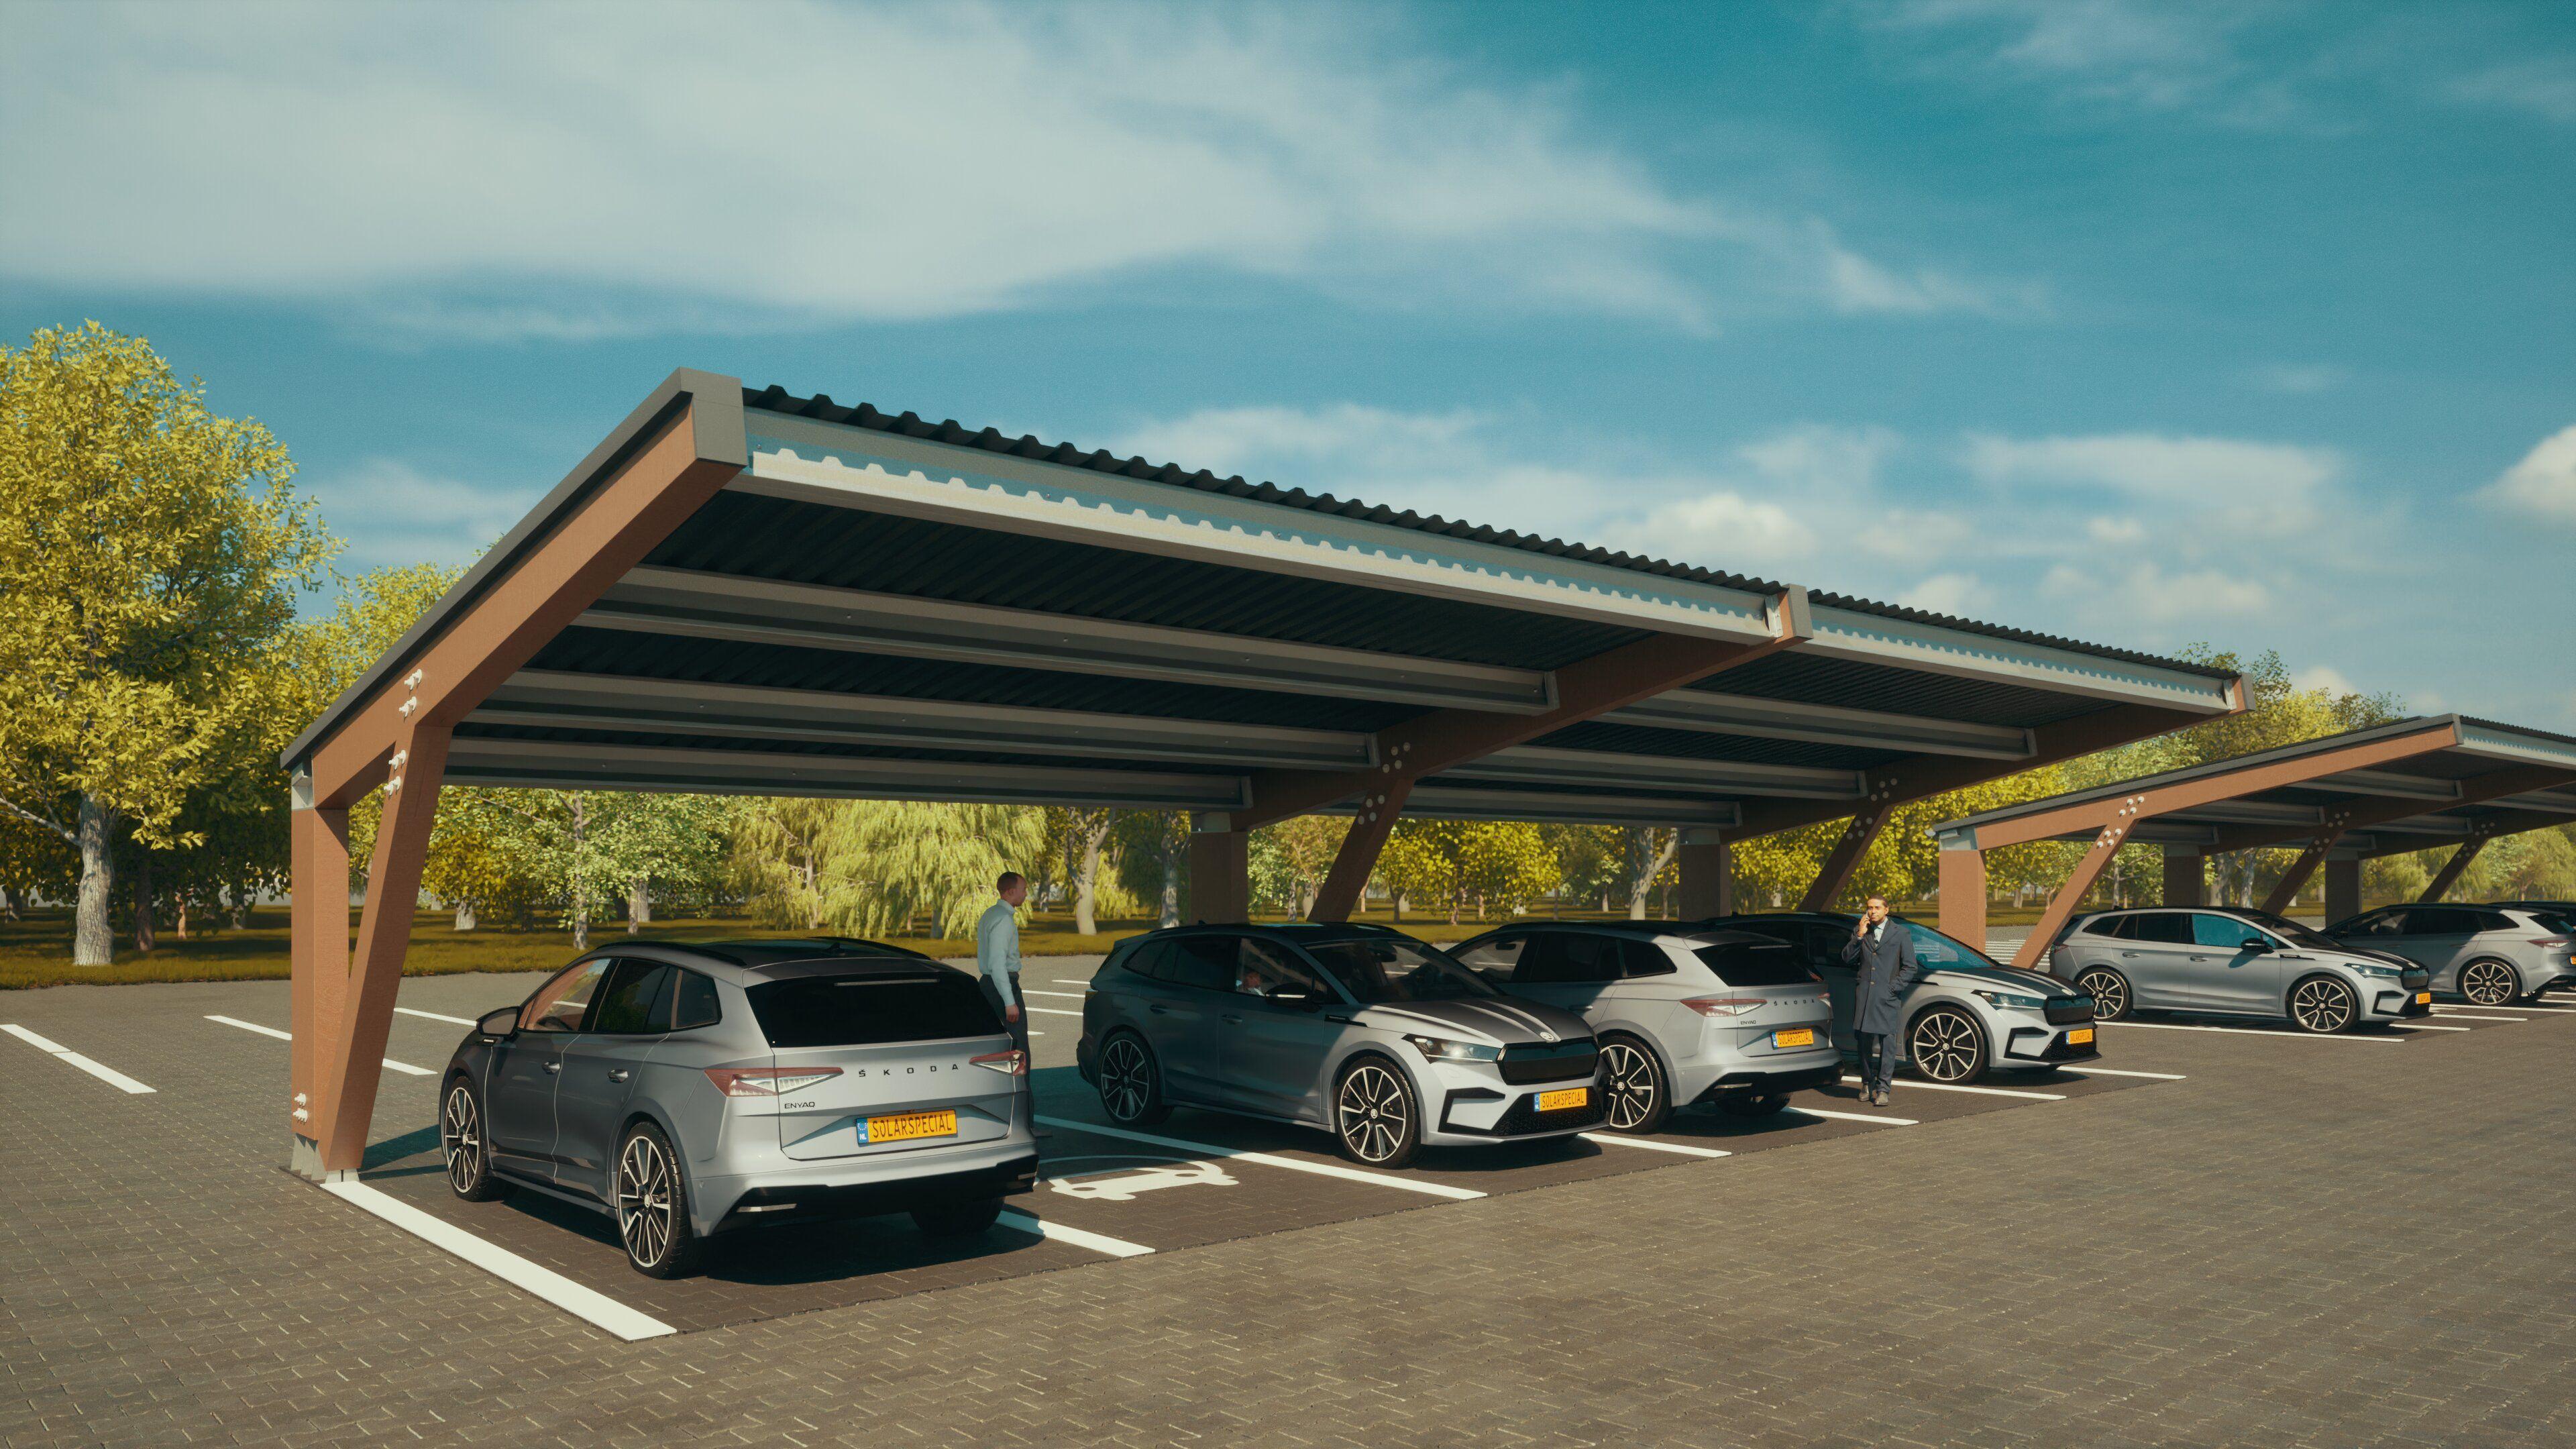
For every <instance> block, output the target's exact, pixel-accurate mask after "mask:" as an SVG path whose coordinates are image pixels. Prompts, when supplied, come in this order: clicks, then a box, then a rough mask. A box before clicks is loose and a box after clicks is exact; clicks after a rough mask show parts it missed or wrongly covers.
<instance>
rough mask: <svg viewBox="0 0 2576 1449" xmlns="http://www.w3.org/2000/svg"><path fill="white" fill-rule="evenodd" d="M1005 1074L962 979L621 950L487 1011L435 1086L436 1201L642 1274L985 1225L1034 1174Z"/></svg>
mask: <svg viewBox="0 0 2576 1449" xmlns="http://www.w3.org/2000/svg"><path fill="white" fill-rule="evenodd" d="M1032 1111H1033V1109H1032V1107H1031V1105H1030V1096H1029V1091H1028V1061H1027V1059H1026V1058H1025V1057H1024V1056H1022V1055H1021V1053H1020V1052H1019V1051H1017V1050H1016V1049H1014V1047H1013V1046H1012V1044H1011V1037H1010V1033H1009V1032H1008V1031H1007V1030H1005V1029H1004V1027H1003V1025H1002V1022H1001V1019H1000V1018H999V1017H998V1016H997V1015H996V1014H995V1013H994V1010H993V1008H992V1006H991V1005H990V1004H988V1003H987V1001H986V1000H985V997H984V995H983V992H982V991H981V990H980V989H979V988H978V986H977V984H976V981H975V978H974V977H972V976H970V975H968V974H967V973H965V972H963V971H959V970H957V969H956V968H954V967H951V966H945V965H942V964H940V963H939V962H937V961H934V960H931V959H930V958H929V957H927V956H923V955H921V954H919V953H917V952H913V951H906V950H904V949H902V948H901V947H898V946H888V945H884V944H881V943H879V942H874V941H856V940H839V939H834V940H808V941H796V940H787V941H726V942H712V943H708V944H703V945H697V944H692V945H678V944H670V943H621V944H618V945H615V946H607V947H602V948H600V949H598V950H595V951H592V952H590V953H588V954H586V955H584V956H582V957H581V958H580V959H578V960H576V961H574V962H573V963H572V964H571V965H570V966H567V967H565V968H564V969H563V970H562V971H559V972H557V973H556V974H555V975H554V976H552V977H550V978H549V979H548V980H547V981H546V983H545V984H544V985H542V986H540V987H538V988H537V989H536V991H535V993H534V994H532V995H531V996H529V998H528V999H527V1000H526V1001H525V1002H523V1003H521V1004H520V1005H518V1006H515V1007H505V1008H503V1009H502V1010H499V1011H495V1012H492V1013H490V1014H488V1015H486V1016H485V1017H483V1019H482V1020H481V1021H479V1022H477V1023H476V1024H475V1029H474V1031H473V1032H472V1033H470V1034H469V1035H468V1036H467V1037H466V1038H465V1040H464V1041H463V1042H462V1043H461V1044H459V1045H458V1047H457V1048H456V1052H455V1055H454V1056H453V1057H451V1058H450V1059H449V1061H448V1064H447V1070H446V1073H445V1074H444V1076H443V1078H442V1080H441V1084H440V1090H439V1142H440V1147H441V1149H442V1151H443V1153H444V1156H445V1161H446V1166H447V1182H448V1186H449V1187H450V1188H451V1189H452V1190H453V1191H454V1192H455V1194H456V1195H457V1196H458V1197H461V1198H464V1199H466V1200H468V1201H471V1202H484V1201H489V1200H490V1199H493V1198H497V1197H500V1196H502V1195H503V1194H505V1193H507V1192H509V1191H511V1190H512V1189H515V1188H525V1189H528V1190H531V1191H535V1192H540V1193H544V1194H547V1195H548V1196H551V1197H556V1198H561V1199H563V1200H565V1201H567V1202H571V1203H576V1204H578V1205H580V1206H582V1207H586V1208H589V1209H592V1210H594V1211H597V1212H601V1213H606V1214H609V1215H611V1216H613V1217H615V1219H616V1220H617V1231H618V1237H619V1239H620V1240H621V1241H622V1242H623V1243H624V1244H625V1247H626V1256H627V1261H628V1262H629V1263H630V1264H632V1265H633V1266H634V1268H635V1269H636V1270H637V1271H638V1272H641V1273H644V1274H647V1275H649V1276H651V1277H656V1278H670V1277H677V1276H679V1275H681V1274H683V1273H686V1272H688V1271H689V1270H690V1269H691V1268H692V1267H693V1266H694V1265H695V1263H696V1261H697V1259H698V1257H699V1255H700V1253H701V1251H702V1249H703V1248H704V1245H705V1244H706V1242H707V1240H708V1239H710V1238H712V1237H714V1236H716V1235H718V1234H721V1233H728V1232H731V1231H733V1230H735V1229H737V1228H742V1227H747V1226H751V1225H755V1224H764V1223H775V1222H785V1221H794V1220H811V1219H816V1218H831V1217H855V1216H863V1215H868V1214H874V1213H890V1212H909V1213H911V1215H912V1218H913V1221H914V1223H915V1224H916V1225H918V1226H919V1228H920V1229H921V1230H922V1231H923V1232H924V1233H927V1234H930V1235H932V1236H935V1237H944V1236H963V1235H967V1234H972V1233H979V1232H982V1231H984V1230H985V1229H987V1228H990V1227H991V1226H992V1225H993V1223H994V1221H995V1219H996V1218H997V1217H998V1216H999V1215H1000V1212H1001V1207H1002V1199H1003V1197H1004V1196H1006V1195H1008V1194H1013V1193H1024V1192H1027V1191H1029V1189H1030V1187H1031V1186H1032V1184H1033V1183H1034V1181H1035V1179H1036V1175H1037V1166H1038V1153H1037V1143H1036V1141H1035V1139H1034V1138H1033V1137H1032V1136H1031V1131H1032Z"/></svg>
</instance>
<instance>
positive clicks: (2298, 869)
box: [2263, 830, 2343, 916]
mask: <svg viewBox="0 0 2576 1449" xmlns="http://www.w3.org/2000/svg"><path fill="white" fill-rule="evenodd" d="M2341 839H2343V832H2342V831H2340V830H2329V831H2327V832H2326V833H2324V834H2323V835H2320V836H2318V837H2317V838H2316V839H2314V840H2312V841H2310V842H2308V848H2307V849H2305V850H2303V851H2300V852H2299V858H2298V859H2296V860H2294V861H2291V862H2290V868H2289V869H2288V870H2286V871H2283V872H2282V873H2281V879H2280V881H2279V882H2278V883H2277V884H2275V885H2274V886H2273V887H2272V893H2271V894H2270V895H2267V896H2265V897H2264V898H2263V909H2265V910H2267V911H2270V912H2271V913H2272V914H2273V915H2276V916H2277V915H2280V914H2281V913H2282V912H2284V911H2287V910H2288V909H2289V908H2290V902H2292V901H2294V900H2297V899H2298V897H2299V888H2300V887H2302V886H2304V885H2306V884H2307V883H2308V877H2310V876H2312V875H2315V874H2316V873H2317V867H2318V866H2320V865H2323V864H2325V860H2326V852H2327V851H2329V850H2332V849H2334V848H2335V842H2336V841H2338V840H2341Z"/></svg>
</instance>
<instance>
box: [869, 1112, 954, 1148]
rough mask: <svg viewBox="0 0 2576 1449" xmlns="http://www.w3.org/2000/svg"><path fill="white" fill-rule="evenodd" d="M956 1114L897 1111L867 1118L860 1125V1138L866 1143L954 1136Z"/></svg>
mask: <svg viewBox="0 0 2576 1449" xmlns="http://www.w3.org/2000/svg"><path fill="white" fill-rule="evenodd" d="M956 1135H957V1114H956V1113H954V1112H896V1113H893V1114H891V1115H888V1116H884V1117H870V1118H869V1119H867V1120H866V1121H864V1122H862V1123H860V1124H859V1140H860V1141H861V1142H867V1143H877V1142H909V1141H911V1140H912V1139H914V1138H916V1137H954V1136H956Z"/></svg>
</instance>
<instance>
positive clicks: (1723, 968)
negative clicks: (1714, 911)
mask: <svg viewBox="0 0 2576 1449" xmlns="http://www.w3.org/2000/svg"><path fill="white" fill-rule="evenodd" d="M1697 954H1698V956H1699V959H1700V961H1701V962H1702V963H1703V964H1705V965H1706V966H1707V967H1708V969H1709V970H1711V971H1713V972H1715V973H1716V974H1717V979H1718V980H1720V981H1723V982H1725V983H1726V984H1727V985H1729V986H1796V985H1799V984H1801V983H1803V982H1808V981H1813V980H1815V979H1816V974H1815V973H1814V972H1812V971H1810V970H1808V969H1807V967H1806V964H1805V963H1804V962H1802V961H1800V960H1799V959H1798V955H1799V953H1798V949H1797V948H1796V947H1794V946H1792V945H1790V944H1789V943H1788V942H1786V941H1720V942H1718V943H1717V944H1715V945H1713V946H1702V947H1700V948H1699V951H1698V953H1697Z"/></svg>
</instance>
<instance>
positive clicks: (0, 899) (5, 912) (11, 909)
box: [0, 885, 18, 921]
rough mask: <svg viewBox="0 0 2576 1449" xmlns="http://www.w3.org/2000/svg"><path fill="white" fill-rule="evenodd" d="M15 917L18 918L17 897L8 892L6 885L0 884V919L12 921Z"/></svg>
mask: <svg viewBox="0 0 2576 1449" xmlns="http://www.w3.org/2000/svg"><path fill="white" fill-rule="evenodd" d="M16 919H18V901H17V898H16V897H15V896H12V895H10V894H9V888H8V887H7V886H4V885H0V921H14V920H16Z"/></svg>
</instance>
